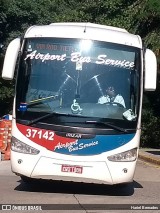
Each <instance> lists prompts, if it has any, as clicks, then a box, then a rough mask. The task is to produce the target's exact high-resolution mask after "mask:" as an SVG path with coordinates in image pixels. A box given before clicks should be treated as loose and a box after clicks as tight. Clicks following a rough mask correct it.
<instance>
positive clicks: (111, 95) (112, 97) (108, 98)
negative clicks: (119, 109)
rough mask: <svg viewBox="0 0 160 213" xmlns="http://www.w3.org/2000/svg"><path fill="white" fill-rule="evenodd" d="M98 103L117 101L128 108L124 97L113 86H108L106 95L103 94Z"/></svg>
mask: <svg viewBox="0 0 160 213" xmlns="http://www.w3.org/2000/svg"><path fill="white" fill-rule="evenodd" d="M98 103H99V104H107V103H115V104H116V103H117V104H121V105H122V106H123V107H124V108H126V106H125V102H124V99H123V97H122V96H121V95H120V94H117V93H116V90H115V88H114V87H113V86H109V87H107V89H106V95H103V96H101V97H100V98H99V99H98Z"/></svg>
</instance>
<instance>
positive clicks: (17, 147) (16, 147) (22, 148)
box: [11, 137, 40, 155]
mask: <svg viewBox="0 0 160 213" xmlns="http://www.w3.org/2000/svg"><path fill="white" fill-rule="evenodd" d="M11 150H13V151H15V152H20V153H24V154H31V155H37V154H38V153H39V152H40V151H39V150H37V149H35V148H33V147H32V146H29V145H27V144H25V143H23V142H22V141H20V140H18V139H17V138H15V137H12V140H11Z"/></svg>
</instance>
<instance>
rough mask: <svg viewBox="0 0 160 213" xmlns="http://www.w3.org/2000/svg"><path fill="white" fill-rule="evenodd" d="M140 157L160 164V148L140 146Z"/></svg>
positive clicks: (0, 156)
mask: <svg viewBox="0 0 160 213" xmlns="http://www.w3.org/2000/svg"><path fill="white" fill-rule="evenodd" d="M138 158H139V159H140V160H142V161H145V162H148V163H151V164H154V165H157V166H160V148H159V149H152V148H140V149H139V154H138ZM0 159H1V160H0V162H3V160H2V159H3V157H2V155H1V153H0Z"/></svg>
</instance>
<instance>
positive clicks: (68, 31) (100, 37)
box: [24, 22, 142, 48]
mask: <svg viewBox="0 0 160 213" xmlns="http://www.w3.org/2000/svg"><path fill="white" fill-rule="evenodd" d="M33 37H58V38H80V39H91V40H97V41H106V42H112V43H118V44H124V45H129V46H134V47H138V48H142V41H141V38H140V37H139V36H138V35H134V34H130V33H129V32H128V31H127V30H125V29H122V28H118V27H112V26H105V25H100V24H93V23H85V22H84V23H77V22H66V23H51V24H50V25H40V26H36V25H35V26H32V27H30V28H29V29H28V30H27V31H26V33H25V36H24V38H33Z"/></svg>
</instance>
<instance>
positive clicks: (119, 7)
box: [0, 0, 160, 146]
mask: <svg viewBox="0 0 160 213" xmlns="http://www.w3.org/2000/svg"><path fill="white" fill-rule="evenodd" d="M0 2H1V3H0V14H1V16H0V44H1V43H2V44H3V45H4V51H5V50H6V47H7V45H8V44H9V42H10V41H11V40H12V39H14V38H16V37H18V36H23V34H24V32H25V31H26V30H27V28H28V27H30V26H32V25H41V24H50V23H53V22H67V21H72V22H92V23H98V24H104V25H112V26H116V27H122V28H125V29H127V30H128V31H129V32H131V33H135V34H139V35H140V36H141V37H142V39H143V41H144V44H145V45H146V46H147V47H149V48H151V49H153V50H157V49H159V47H160V1H159V0H85V1H84V0H18V1H17V0H0ZM3 56H4V52H1V53H0V75H1V70H2V64H3ZM157 83H158V84H157V85H158V89H157V91H156V92H154V93H146V97H147V98H148V103H150V104H149V105H150V106H149V108H148V107H147V108H145V106H144V110H143V117H142V118H143V119H142V126H143V130H142V133H143V134H142V145H143V146H146V145H150V144H148V142H147V139H149V141H155V142H154V143H155V144H156V145H158V136H159V135H158V134H159V131H158V125H159V121H158V117H160V113H158V112H159V104H160V96H159V94H160V93H159V92H160V89H159V85H160V82H159V80H158V81H157ZM13 91H14V82H8V81H3V80H2V78H1V77H0V116H1V115H2V114H4V113H7V112H8V111H9V110H10V109H11V108H12V104H11V102H12V101H13ZM146 109H147V111H145V110H146ZM148 128H149V130H150V131H149V132H147V129H148ZM154 128H155V129H154ZM151 130H152V131H151ZM153 130H155V131H153ZM154 132H156V133H155V134H154ZM154 143H152V144H154Z"/></svg>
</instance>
